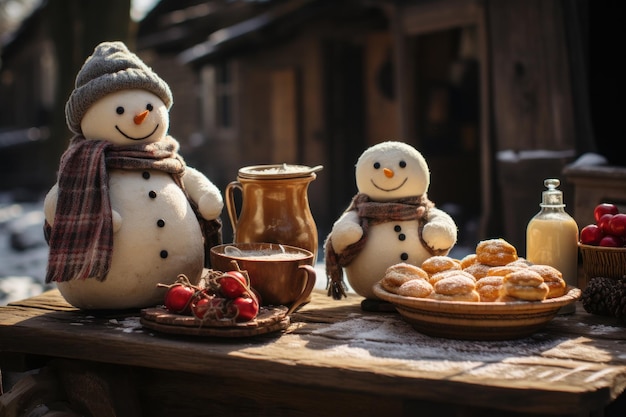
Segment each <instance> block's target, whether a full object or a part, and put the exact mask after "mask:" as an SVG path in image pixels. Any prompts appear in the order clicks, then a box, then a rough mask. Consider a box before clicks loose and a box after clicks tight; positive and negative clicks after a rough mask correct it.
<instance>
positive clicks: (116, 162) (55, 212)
mask: <svg viewBox="0 0 626 417" xmlns="http://www.w3.org/2000/svg"><path fill="white" fill-rule="evenodd" d="M171 105H172V95H171V92H170V89H169V87H168V85H167V84H166V83H165V82H164V81H163V80H162V79H161V78H159V77H158V76H157V75H156V74H155V73H154V72H153V71H152V70H151V69H150V68H149V67H147V66H146V65H145V64H144V63H143V62H142V61H141V60H140V59H139V58H138V57H137V56H136V55H135V54H133V53H131V52H130V51H129V50H128V49H127V47H126V46H125V45H124V44H123V43H121V42H104V43H102V44H100V45H98V46H97V47H96V48H95V50H94V52H93V54H92V55H91V56H90V57H89V58H87V60H86V61H85V63H84V65H83V67H82V68H81V70H80V72H79V73H78V75H77V77H76V88H75V89H74V91H73V92H72V94H71V96H70V98H69V100H68V102H67V104H66V107H65V114H66V121H67V124H68V126H69V128H70V130H71V131H72V132H73V133H74V135H75V136H74V137H73V138H72V140H71V142H70V145H69V146H68V149H67V150H66V151H65V153H64V154H63V156H62V157H61V163H60V167H59V174H58V181H57V183H56V184H55V185H54V187H53V188H52V189H51V190H50V192H49V193H48V195H47V196H46V199H45V202H44V211H45V216H46V235H47V238H48V242H49V245H50V253H49V260H48V270H47V276H46V282H56V283H57V286H58V289H59V291H60V292H61V294H62V295H63V297H64V298H65V299H66V300H67V301H68V302H69V303H70V304H72V305H74V306H76V307H78V308H84V309H127V308H141V307H146V306H150V305H156V304H158V303H162V302H163V296H164V289H163V288H158V287H157V284H159V283H163V284H168V283H172V282H174V281H175V280H176V279H177V276H178V275H179V274H185V275H186V276H187V277H188V278H189V279H190V280H192V281H198V280H199V279H200V276H201V274H202V270H203V268H204V262H205V246H204V245H205V243H209V242H212V244H216V243H219V241H220V240H221V235H220V233H221V230H220V225H221V223H220V221H219V216H220V214H221V212H222V208H223V200H222V197H221V194H220V191H219V190H218V188H217V187H216V186H215V185H213V184H212V183H211V182H210V181H209V180H208V179H207V178H206V177H205V176H204V175H203V174H201V173H200V172H198V171H197V170H195V169H193V168H190V167H188V166H186V165H185V162H184V160H183V159H182V158H181V157H180V155H179V154H178V146H179V145H178V142H177V141H176V140H175V139H173V138H172V137H170V136H168V135H167V132H168V128H169V114H168V111H169V108H170V107H171ZM209 235H210V236H209Z"/></svg>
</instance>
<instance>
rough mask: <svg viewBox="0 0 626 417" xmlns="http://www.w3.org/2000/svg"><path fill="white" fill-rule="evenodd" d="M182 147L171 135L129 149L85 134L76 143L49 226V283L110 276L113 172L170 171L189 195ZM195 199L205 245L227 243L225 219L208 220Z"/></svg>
mask: <svg viewBox="0 0 626 417" xmlns="http://www.w3.org/2000/svg"><path fill="white" fill-rule="evenodd" d="M178 147H179V145H178V142H177V141H176V140H175V139H174V138H172V137H170V136H167V137H166V138H164V139H163V140H161V141H159V142H154V143H148V144H135V145H129V146H116V145H113V144H112V143H110V142H108V141H101V140H86V139H85V138H84V137H82V136H77V137H74V138H73V139H72V141H71V143H70V146H69V147H68V149H67V150H66V151H65V153H64V154H63V155H62V157H61V163H60V168H59V178H58V181H57V184H58V201H57V207H56V213H55V217H54V224H53V226H52V227H50V225H49V224H48V223H46V225H45V226H44V230H45V235H46V238H47V240H48V243H49V246H50V254H49V257H48V270H47V273H46V283H50V282H52V281H55V282H62V281H69V280H71V279H85V278H89V277H94V278H96V279H98V280H100V281H103V280H104V279H105V278H106V275H107V273H108V272H109V268H110V266H111V255H112V252H113V220H112V211H111V201H110V198H109V175H108V169H130V170H143V169H156V170H159V171H163V172H167V173H168V174H170V175H171V176H172V178H173V179H174V182H175V183H176V184H177V185H178V186H180V187H181V189H182V190H183V192H185V189H184V187H183V183H182V176H183V174H184V172H185V167H186V165H185V161H184V160H183V158H182V157H181V156H180V155H179V154H178ZM185 195H187V193H186V192H185ZM187 199H188V200H189V197H188V196H187ZM189 201H190V203H191V205H192V208H193V209H194V212H195V213H196V216H197V217H198V220H199V221H201V223H200V226H201V229H202V232H203V235H204V236H205V245H206V244H209V242H208V240H209V238H208V237H207V236H208V235H207V234H210V235H211V239H212V240H211V242H210V244H211V245H214V244H216V242H221V234H220V228H221V222H220V221H219V219H218V220H215V221H206V220H204V219H202V217H201V216H200V215H199V214H198V211H197V207H196V205H195V204H194V203H193V201H191V200H189ZM216 233H217V237H216V236H215V234H216ZM206 250H208V249H206V248H205V252H206Z"/></svg>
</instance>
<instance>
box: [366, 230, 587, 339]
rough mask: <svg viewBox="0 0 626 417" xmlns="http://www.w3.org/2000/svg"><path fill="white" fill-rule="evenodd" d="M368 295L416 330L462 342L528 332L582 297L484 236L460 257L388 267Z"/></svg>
mask: <svg viewBox="0 0 626 417" xmlns="http://www.w3.org/2000/svg"><path fill="white" fill-rule="evenodd" d="M374 293H375V294H376V296H377V297H379V298H380V299H381V300H384V301H387V302H390V303H391V304H393V305H394V307H395V308H396V310H397V311H398V313H400V315H401V316H402V318H403V319H404V320H405V321H407V322H408V323H409V324H411V325H412V326H413V327H414V328H415V329H416V330H418V331H420V332H421V333H424V334H427V335H431V336H437V337H446V338H452V339H464V340H508V339H517V338H521V337H526V336H529V335H531V334H533V333H534V332H536V331H537V330H539V329H541V328H542V327H543V326H544V325H545V324H546V323H547V322H549V321H550V320H552V319H553V318H554V317H555V316H556V314H557V313H558V311H559V309H560V308H561V307H564V306H566V305H568V304H570V303H573V302H575V301H576V300H577V299H578V298H580V296H581V290H580V289H578V288H575V287H571V286H567V285H566V283H565V280H564V279H563V276H562V274H561V272H560V271H559V270H557V269H556V268H553V267H551V266H549V265H539V264H532V263H531V262H529V261H527V260H526V259H524V258H521V257H518V255H517V250H516V249H515V247H514V246H513V245H511V244H510V243H508V242H507V241H505V240H504V239H487V240H483V241H481V242H479V243H478V245H477V246H476V251H475V253H472V254H470V255H467V256H466V257H464V258H463V259H460V260H459V259H454V258H451V257H448V256H433V257H431V258H429V259H427V260H425V261H424V263H423V264H422V265H421V266H415V265H411V264H408V263H398V264H395V265H392V266H390V267H389V268H388V269H387V271H386V272H385V276H384V277H383V278H382V279H381V280H380V281H379V282H378V283H377V284H376V285H375V286H374Z"/></svg>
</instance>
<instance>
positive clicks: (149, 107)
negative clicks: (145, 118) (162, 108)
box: [146, 103, 154, 111]
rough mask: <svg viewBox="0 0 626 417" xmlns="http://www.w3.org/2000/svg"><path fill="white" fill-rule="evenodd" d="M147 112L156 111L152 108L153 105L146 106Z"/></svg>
mask: <svg viewBox="0 0 626 417" xmlns="http://www.w3.org/2000/svg"><path fill="white" fill-rule="evenodd" d="M146 110H148V111H152V110H154V107H152V104H150V103H148V105H147V106H146Z"/></svg>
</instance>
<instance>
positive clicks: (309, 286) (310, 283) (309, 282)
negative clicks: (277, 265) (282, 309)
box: [285, 265, 316, 316]
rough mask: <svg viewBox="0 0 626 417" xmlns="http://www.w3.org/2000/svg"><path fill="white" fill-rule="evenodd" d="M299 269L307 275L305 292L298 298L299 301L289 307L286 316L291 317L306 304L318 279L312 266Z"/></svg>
mask: <svg viewBox="0 0 626 417" xmlns="http://www.w3.org/2000/svg"><path fill="white" fill-rule="evenodd" d="M298 269H302V270H304V272H305V274H306V285H305V286H304V290H302V294H300V297H298V299H297V300H296V301H294V302H293V304H292V305H291V307H289V310H287V312H286V313H285V316H288V315H290V314H291V313H293V312H294V311H296V309H297V308H298V307H300V306H301V305H302V304H304V302H305V301H306V300H307V299H308V298H309V296H310V295H311V292H312V291H313V287H315V279H316V274H315V269H314V268H313V267H312V266H311V265H300V266H299V267H298Z"/></svg>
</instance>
